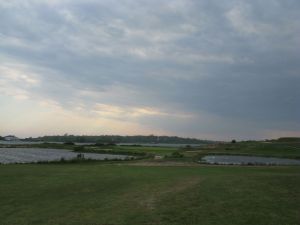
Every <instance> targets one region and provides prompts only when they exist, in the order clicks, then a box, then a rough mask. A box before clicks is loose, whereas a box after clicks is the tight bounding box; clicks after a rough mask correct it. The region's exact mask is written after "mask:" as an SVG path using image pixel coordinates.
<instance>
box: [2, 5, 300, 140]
mask: <svg viewBox="0 0 300 225" xmlns="http://www.w3.org/2000/svg"><path fill="white" fill-rule="evenodd" d="M299 20H300V3H299V1H297V0H287V1H281V0H266V1H258V0H254V1H251V2H249V1H246V0H244V1H240V0H229V1H226V2H220V1H217V0H201V1H198V0H197V1H196V0H195V1H192V0H174V1H167V0H166V1H161V0H160V1H156V0H152V1H148V0H147V1H146V0H141V1H136V0H123V1H111V0H110V1H106V0H102V1H95V0H88V1H86V0H75V1H74V0H73V1H69V0H48V1H37V0H22V1H21V0H11V1H1V0H0V95H1V98H0V100H1V101H2V102H3V104H2V105H3V107H4V106H5V107H8V109H9V110H1V111H2V112H0V115H1V116H2V118H7V117H9V115H8V112H7V111H12V110H17V111H18V112H19V114H17V115H16V117H19V118H21V117H22V116H21V114H27V113H29V112H32V109H31V111H30V109H29V108H30V107H29V108H28V107H26V106H29V105H30V104H34V105H35V111H36V112H40V115H41V116H40V119H39V120H35V118H27V121H29V122H28V124H30V122H31V124H34V127H35V128H34V130H35V132H31V131H30V128H32V126H33V125H31V127H29V125H28V124H27V125H24V126H23V127H22V129H21V128H18V127H16V126H14V125H13V124H11V123H8V122H7V121H4V120H3V121H2V122H1V119H0V122H1V123H2V124H5V126H4V125H3V126H2V127H1V128H0V132H1V133H3V134H4V133H5V132H8V131H10V132H14V133H18V132H20V133H21V135H26V132H27V133H28V135H27V136H29V135H38V133H40V134H41V135H42V134H49V133H54V132H70V133H83V132H85V133H99V134H102V133H105V132H110V133H116V134H119V133H122V134H125V133H130V134H134V133H149V132H150V133H158V134H176V135H183V136H193V137H199V138H213V139H228V138H233V137H235V138H243V139H247V138H249V139H250V138H267V137H276V136H282V135H283V136H284V135H285V134H286V135H288V136H290V135H300V116H299V115H300V106H299V102H300V97H299V96H300V39H299V37H300V25H299ZM7 99H9V102H10V103H8V101H7ZM20 101H21V102H22V104H19V103H20ZM20 105H22V107H21V106H20ZM50 108H51V109H53V110H54V111H53V114H51V115H46V114H45V111H49V110H47V109H50ZM50 111H51V110H50ZM58 112H63V114H64V115H66V116H61V119H60V121H67V120H68V119H66V118H67V117H68V118H69V121H70V122H69V124H72V126H70V125H68V126H67V125H65V126H63V125H61V122H57V123H54V124H53V123H52V124H51V125H50V123H49V122H47V121H49V120H50V121H51V120H53V121H56V120H55V119H54V118H55V117H57V116H56V114H57V115H60V114H59V113H58ZM71 118H73V119H71ZM74 118H76V119H74ZM56 119H57V118H56ZM87 120H88V121H89V122H87ZM80 121H81V122H80ZM83 121H85V122H83ZM93 121H98V123H96V124H97V126H93V128H90V129H89V128H88V127H91V124H93ZM76 124H77V125H76ZM84 124H86V127H85V126H84ZM94 124H95V123H94ZM103 124H105V126H104V125H103ZM110 124H113V125H110ZM122 124H123V125H122ZM125 124H126V125H125ZM102 125H103V126H102ZM118 126H119V127H118ZM12 127H13V128H12ZM41 127H43V128H41ZM53 127H55V129H54V128H53ZM121 127H122V128H121ZM20 129H21V130H22V132H21V131H20Z"/></svg>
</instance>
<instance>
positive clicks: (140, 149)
mask: <svg viewBox="0 0 300 225" xmlns="http://www.w3.org/2000/svg"><path fill="white" fill-rule="evenodd" d="M85 150H86V151H89V150H92V151H95V152H97V150H106V151H108V152H109V151H112V152H113V151H117V152H126V153H130V152H132V153H135V152H137V153H150V154H157V155H170V154H172V153H173V152H175V151H176V150H177V148H172V147H151V146H149V147H148V146H108V147H106V146H104V147H89V146H87V147H85Z"/></svg>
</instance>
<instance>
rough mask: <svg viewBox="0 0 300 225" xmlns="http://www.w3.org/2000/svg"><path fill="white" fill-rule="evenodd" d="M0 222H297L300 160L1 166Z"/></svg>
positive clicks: (100, 224)
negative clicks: (289, 163) (296, 163)
mask: <svg viewBox="0 0 300 225" xmlns="http://www.w3.org/2000/svg"><path fill="white" fill-rule="evenodd" d="M0 181H1V182H0V202H1V204H0V224H1V225H29V224H30V225H31V224H38V225H42V224H48V225H50V224H51V225H71V224H72V225H123V224H124V225H127V224H128V225H144V224H145V225H146V224H147V225H150V224H152V225H154V224H161V225H191V224H197V225H198V224H199V225H206V224H210V225H211V224H216V225H219V224H222V225H227V224H228V225H235V224H237V225H243V224H251V225H252V224H253V225H297V224H300V213H299V212H300V167H237V166H232V167H230V166H229V167H225V166H181V167H179V166H178V167H175V166H133V165H125V164H122V163H119V164H107V163H85V164H40V165H37V164H36V165H34V164H27V165H1V166H0Z"/></svg>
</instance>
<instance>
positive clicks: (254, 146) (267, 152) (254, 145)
mask: <svg viewBox="0 0 300 225" xmlns="http://www.w3.org/2000/svg"><path fill="white" fill-rule="evenodd" d="M197 154H199V155H207V154H227V155H230V154H232V155H256V156H272V157H282V158H295V159H300V142H296V143H293V142H256V141H253V142H238V143H235V144H231V143H227V144H217V145H210V146H208V147H203V148H200V149H191V150H187V151H186V153H185V155H186V156H195V155H197Z"/></svg>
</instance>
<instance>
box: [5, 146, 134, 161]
mask: <svg viewBox="0 0 300 225" xmlns="http://www.w3.org/2000/svg"><path fill="white" fill-rule="evenodd" d="M77 154H79V152H72V151H69V150H64V149H46V148H41V149H39V148H0V163H1V164H9V163H31V162H42V161H57V160H60V159H61V158H64V159H66V160H70V159H74V158H76V157H77ZM82 154H84V158H86V159H96V160H105V159H121V160H124V159H127V158H129V157H130V156H126V155H111V154H96V153H82Z"/></svg>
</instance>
